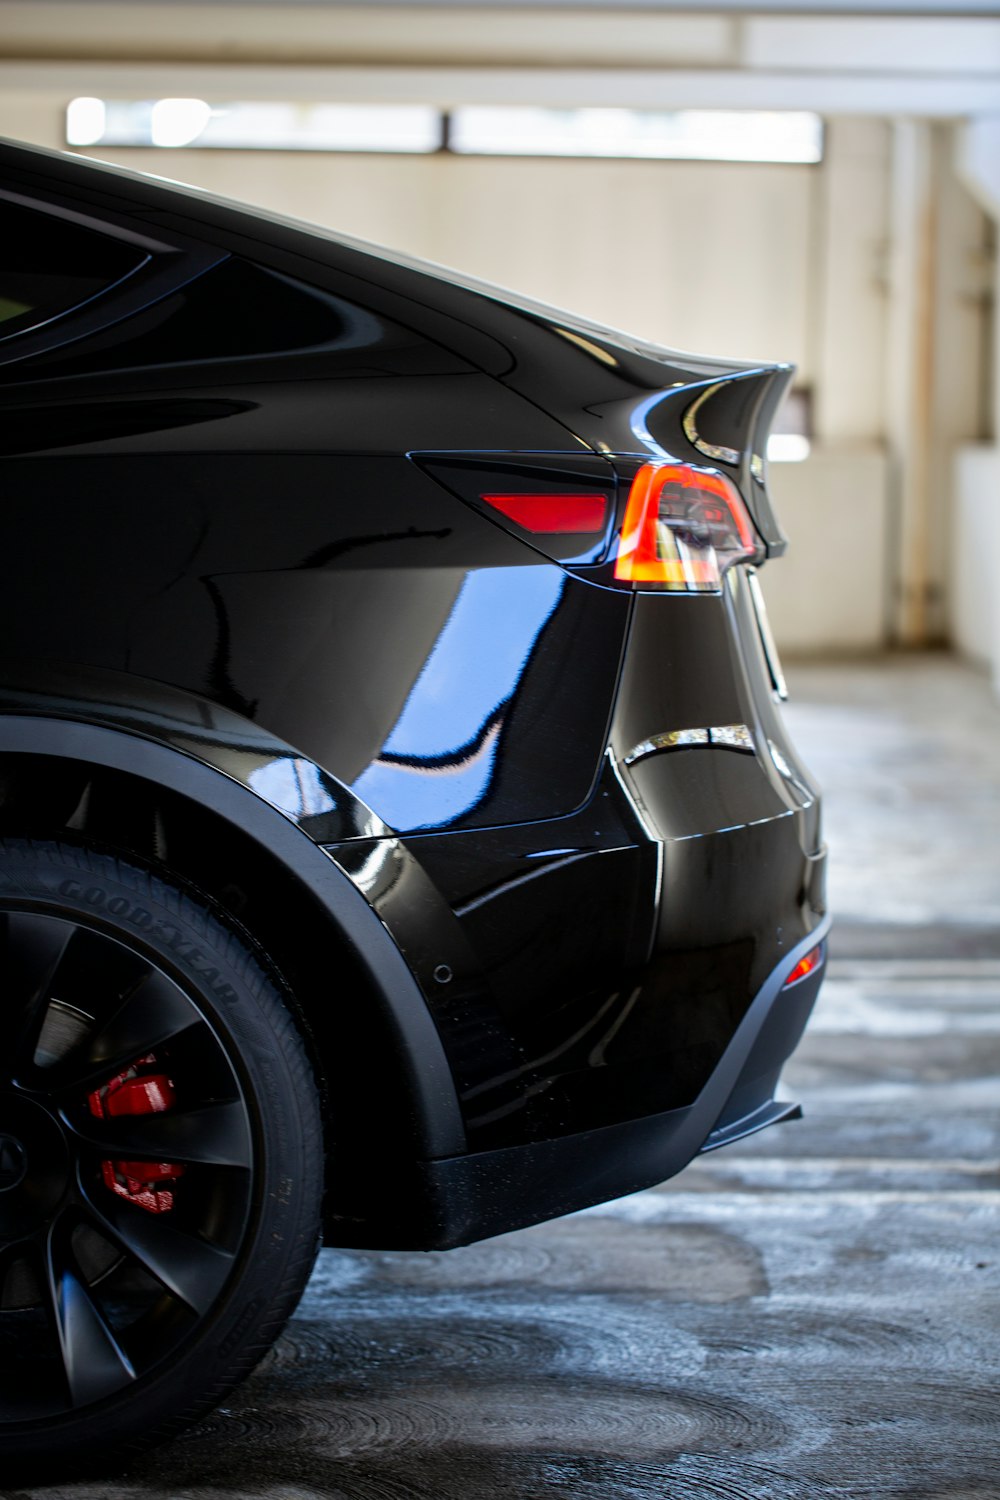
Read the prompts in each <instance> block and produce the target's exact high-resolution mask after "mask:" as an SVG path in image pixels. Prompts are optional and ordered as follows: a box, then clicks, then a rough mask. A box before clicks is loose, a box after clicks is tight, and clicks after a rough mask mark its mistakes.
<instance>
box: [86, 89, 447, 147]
mask: <svg viewBox="0 0 1000 1500" xmlns="http://www.w3.org/2000/svg"><path fill="white" fill-rule="evenodd" d="M66 140H67V143H68V144H69V145H70V146H160V147H175V148H177V147H182V146H183V147H187V148H191V147H202V148H209V149H214V150H222V151H393V152H396V151H402V152H414V153H421V152H430V151H439V150H440V149H441V146H442V141H443V127H442V116H441V111H440V110H437V109H434V108H433V107H432V106H431V105H424V104H306V103H279V102H270V101H260V102H257V103H239V102H237V103H228V104H210V103H208V101H207V100H205V99H140V100H115V99H93V98H81V99H74V100H72V102H71V103H70V105H69V107H68V109H67V111H66Z"/></svg>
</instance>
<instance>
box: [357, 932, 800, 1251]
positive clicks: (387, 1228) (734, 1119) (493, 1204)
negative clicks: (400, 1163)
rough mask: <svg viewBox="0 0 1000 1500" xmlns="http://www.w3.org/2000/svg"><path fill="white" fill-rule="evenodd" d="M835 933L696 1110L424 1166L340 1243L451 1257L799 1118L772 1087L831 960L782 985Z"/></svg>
mask: <svg viewBox="0 0 1000 1500" xmlns="http://www.w3.org/2000/svg"><path fill="white" fill-rule="evenodd" d="M828 928H829V919H825V920H824V921H823V922H821V923H820V925H819V926H818V927H817V928H816V929H815V931H814V932H813V933H812V934H810V936H809V938H808V939H806V940H805V941H804V942H803V943H800V944H799V945H797V946H796V947H795V948H794V949H792V951H791V952H790V953H788V954H787V955H786V957H785V958H784V959H783V960H782V962H781V964H780V965H779V966H778V967H777V968H776V970H775V971H774V973H772V974H771V975H770V976H769V977H768V980H767V981H766V983H765V984H764V985H763V986H762V988H761V990H760V992H759V993H758V994H757V996H756V997H755V998H754V1000H753V1003H752V1004H751V1006H750V1008H749V1009H748V1011H747V1013H746V1015H745V1016H744V1017H743V1020H742V1021H741V1022H740V1024H739V1026H738V1027H737V1029H736V1032H735V1034H734V1035H733V1038H732V1040H731V1042H730V1044H729V1046H728V1048H727V1049H726V1052H725V1055H724V1056H723V1058H722V1060H721V1061H720V1062H719V1064H718V1066H717V1067H716V1068H715V1070H714V1071H713V1073H712V1075H711V1077H710V1078H709V1079H708V1081H707V1083H706V1084H705V1085H704V1087H703V1088H702V1090H701V1091H700V1093H699V1094H698V1097H697V1098H696V1099H695V1100H694V1102H693V1103H692V1104H690V1105H688V1106H686V1107H684V1108H680V1109H673V1110H666V1111H662V1112H660V1113H658V1114H654V1115H648V1116H646V1117H645V1118H643V1119H638V1120H630V1121H627V1122H624V1123H620V1124H616V1125H609V1126H605V1127H604V1128H602V1129H596V1130H587V1131H582V1132H578V1133H576V1134H573V1135H567V1136H563V1137H561V1138H558V1139H551V1140H542V1141H533V1142H531V1143H529V1144H526V1145H523V1146H515V1147H507V1148H502V1149H499V1150H493V1151H480V1152H475V1153H473V1154H471V1155H467V1156H458V1157H448V1158H445V1159H442V1160H437V1161H424V1162H417V1163H415V1164H414V1165H413V1168H412V1170H411V1171H408V1172H407V1173H406V1175H405V1179H404V1181H402V1182H401V1183H400V1184H398V1192H397V1196H395V1197H394V1212H393V1216H392V1219H391V1220H388V1221H386V1222H385V1223H382V1224H376V1223H371V1222H369V1223H368V1224H366V1225H364V1226H355V1225H351V1224H346V1223H344V1224H340V1223H338V1222H337V1221H336V1219H333V1220H331V1222H330V1223H329V1224H328V1226H327V1228H328V1234H329V1238H330V1242H331V1243H335V1244H342V1245H347V1244H359V1245H367V1246H373V1247H374V1246H378V1247H382V1248H388V1247H393V1246H395V1245H400V1246H404V1245H405V1246H407V1247H410V1248H413V1247H419V1248H422V1249H437V1250H443V1249H449V1248H451V1247H452V1246H455V1245H462V1244H467V1243H469V1242H470V1241H472V1240H478V1239H485V1238H487V1237H488V1236H490V1235H494V1234H501V1233H504V1232H506V1231H508V1230H512V1229H520V1228H524V1227H525V1226H527V1225H529V1224H535V1223H539V1222H541V1221H542V1220H545V1219H550V1218H553V1217H555V1216H556V1215H558V1214H565V1213H570V1212H573V1211H574V1210H576V1209H581V1208H586V1207H588V1206H589V1205H591V1204H594V1203H600V1202H604V1201H606V1200H607V1199H609V1198H617V1197H621V1196H623V1195H624V1194H626V1193H633V1192H637V1191H639V1190H640V1189H642V1188H647V1187H651V1186H653V1185H654V1184H656V1183H658V1182H662V1181H663V1180H664V1179H666V1178H668V1177H672V1176H674V1175H675V1174H676V1173H677V1172H679V1171H681V1170H682V1168H683V1167H685V1166H686V1165H687V1164H688V1162H690V1161H691V1159H692V1158H693V1157H694V1156H696V1155H697V1154H698V1153H699V1152H700V1151H707V1150H711V1149H713V1148H714V1147H716V1146H720V1145H725V1144H728V1142H729V1141H731V1140H736V1139H738V1138H739V1137H740V1136H742V1135H747V1134H750V1133H751V1132H753V1131H755V1130H759V1129H762V1128H763V1127H764V1126H765V1125H769V1124H774V1123H777V1121H779V1120H785V1119H789V1118H792V1117H794V1116H795V1115H796V1114H798V1113H799V1112H800V1111H799V1109H798V1106H796V1105H787V1104H785V1105H783V1104H779V1103H776V1102H775V1100H774V1098H773V1089H775V1088H776V1087H777V1082H778V1077H779V1074H780V1072H781V1068H782V1066H783V1065H784V1063H785V1061H786V1060H787V1058H788V1056H789V1055H790V1053H791V1052H792V1050H793V1048H794V1046H795V1044H796V1042H797V1041H798V1039H799V1036H800V1035H801V1031H802V1028H803V1027H804V1026H805V1024H806V1021H807V1019H808V1016H809V1013H810V1011H811V1010H812V1007H813V1004H814V1003H815V1000H816V996H817V994H818V992H819V987H820V984H821V982H822V976H823V969H824V967H825V959H824V962H823V963H821V964H820V966H819V967H818V968H817V969H816V970H814V971H813V973H812V974H810V975H809V977H808V978H807V979H805V980H802V981H801V982H800V983H799V984H796V985H795V986H794V987H793V988H792V989H790V990H784V989H783V988H782V986H783V984H784V981H785V979H786V977H787V975H788V973H789V972H790V970H791V969H792V968H794V966H795V964H796V963H797V962H798V961H799V959H800V958H802V957H803V956H804V955H805V953H806V952H807V951H808V950H809V948H810V947H811V946H815V944H816V943H817V942H819V941H820V940H821V939H822V938H823V937H824V936H825V934H826V932H827V930H828ZM755 1101H756V1102H755ZM401 1202H406V1203H407V1207H406V1210H405V1212H401V1211H400V1208H401ZM404 1226H405V1227H404Z"/></svg>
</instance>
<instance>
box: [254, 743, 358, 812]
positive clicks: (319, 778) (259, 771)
mask: <svg viewBox="0 0 1000 1500" xmlns="http://www.w3.org/2000/svg"><path fill="white" fill-rule="evenodd" d="M247 780H248V782H249V783H250V785H251V786H252V787H253V789H254V791H255V792H256V793H257V795H258V796H259V797H263V798H264V801H265V802H270V803H271V805H272V807H277V808H280V809H281V811H282V812H284V813H288V814H289V816H290V817H293V818H307V817H314V816H315V815H316V814H318V813H327V812H336V810H337V804H336V802H335V800H334V798H333V795H332V793H331V791H330V789H329V787H327V786H325V785H324V784H323V775H322V772H321V771H320V769H319V767H318V766H314V765H313V763H312V762H311V761H308V760H303V759H301V758H300V757H299V756H292V755H286V756H281V757H280V758H275V759H274V760H269V761H266V762H265V763H264V765H262V766H258V767H257V768H256V770H254V771H251V772H250V775H249V776H248V777H247Z"/></svg>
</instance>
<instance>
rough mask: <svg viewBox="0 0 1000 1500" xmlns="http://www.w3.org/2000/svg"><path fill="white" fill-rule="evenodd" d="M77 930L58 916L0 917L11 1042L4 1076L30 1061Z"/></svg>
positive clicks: (10, 913)
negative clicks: (54, 987) (46, 1010)
mask: <svg viewBox="0 0 1000 1500" xmlns="http://www.w3.org/2000/svg"><path fill="white" fill-rule="evenodd" d="M75 932H76V928H75V927H74V926H73V925H72V923H70V922H64V921H61V920H60V919H59V918H56V917H46V916H40V915H39V914H37V913H35V912H30V913H29V912H18V911H8V912H4V913H3V914H2V915H0V934H2V936H0V942H2V950H3V976H4V977H3V1000H2V1002H0V1003H2V1006H3V1011H4V1025H5V1029H6V1030H7V1034H8V1036H10V1037H11V1038H12V1044H11V1046H10V1049H9V1051H7V1049H6V1048H5V1049H4V1050H5V1052H6V1054H7V1064H6V1066H5V1067H3V1069H2V1070H3V1071H4V1072H15V1071H16V1070H17V1069H19V1068H20V1067H21V1066H23V1065H24V1064H25V1062H27V1061H30V1059H31V1057H32V1055H33V1053H34V1049H35V1043H36V1042H37V1039H38V1032H39V1030H40V1028H41V1025H42V1022H43V1020H44V1018H45V1008H46V1004H47V1003H48V1001H49V999H50V998H51V995H52V988H53V982H54V979H55V976H56V973H57V971H58V969H59V965H60V963H61V962H62V959H63V957H64V955H65V953H66V949H67V947H68V946H69V943H70V941H71V940H72V938H73V935H74V933H75Z"/></svg>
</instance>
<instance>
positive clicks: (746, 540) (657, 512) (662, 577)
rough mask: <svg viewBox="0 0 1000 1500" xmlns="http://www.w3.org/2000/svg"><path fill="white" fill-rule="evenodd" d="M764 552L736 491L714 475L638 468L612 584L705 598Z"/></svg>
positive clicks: (690, 469) (687, 467) (670, 467)
mask: <svg viewBox="0 0 1000 1500" xmlns="http://www.w3.org/2000/svg"><path fill="white" fill-rule="evenodd" d="M762 555H763V548H762V545H761V542H760V539H759V538H758V536H757V533H756V532H755V531H754V528H753V523H752V522H751V520H750V516H749V514H748V513H747V508H746V506H745V505H744V503H743V500H742V498H741V496H740V492H739V490H738V489H737V488H736V486H735V485H734V484H733V483H732V482H731V481H730V480H728V479H727V478H726V477H725V475H724V474H720V473H718V471H717V470H715V469H700V468H696V467H695V466H694V465H692V464H667V463H664V464H643V466H642V468H641V469H640V470H639V472H638V473H637V474H636V476H635V479H634V480H633V481H632V487H631V489H630V490H629V497H628V503H627V505H626V507H625V520H624V522H623V523H622V533H621V539H620V541H619V544H618V557H617V559H616V561H615V577H616V578H618V579H620V580H622V581H624V582H626V583H631V584H632V585H633V586H634V587H636V588H642V587H654V588H659V589H672V590H678V591H681V592H684V593H709V592H713V591H715V590H717V589H719V588H720V587H721V585H722V575H723V573H725V571H726V569H727V568H730V567H732V565H733V563H737V562H744V561H750V560H760V558H761V557H762Z"/></svg>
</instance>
